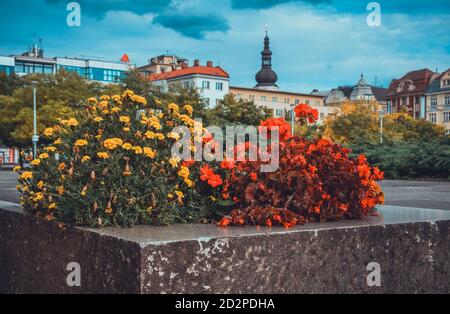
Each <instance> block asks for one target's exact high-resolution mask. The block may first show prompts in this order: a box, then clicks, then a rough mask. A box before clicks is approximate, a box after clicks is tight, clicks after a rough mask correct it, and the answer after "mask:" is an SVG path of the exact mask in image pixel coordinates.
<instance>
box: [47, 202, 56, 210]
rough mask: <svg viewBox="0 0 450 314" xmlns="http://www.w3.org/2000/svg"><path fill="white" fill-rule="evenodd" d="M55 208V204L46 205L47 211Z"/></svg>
mask: <svg viewBox="0 0 450 314" xmlns="http://www.w3.org/2000/svg"><path fill="white" fill-rule="evenodd" d="M55 208H56V203H51V204H50V205H48V209H55Z"/></svg>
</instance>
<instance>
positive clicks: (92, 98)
mask: <svg viewBox="0 0 450 314" xmlns="http://www.w3.org/2000/svg"><path fill="white" fill-rule="evenodd" d="M87 101H89V102H91V103H94V104H96V103H97V99H95V98H94V97H89V98H88V99H87Z"/></svg>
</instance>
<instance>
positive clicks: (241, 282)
mask: <svg viewBox="0 0 450 314" xmlns="http://www.w3.org/2000/svg"><path fill="white" fill-rule="evenodd" d="M0 208H1V209H0V292H3V293H24V292H32V293H50V292H56V293H79V292H82V293H384V292H393V293H404V292H405V293H426V292H427V293H436V292H437V293H449V292H450V256H449V253H450V241H449V238H450V234H449V225H450V212H448V211H440V210H426V209H415V208H402V207H395V206H382V207H381V212H382V213H383V215H382V216H381V217H370V218H368V219H365V220H359V221H341V222H335V223H323V224H318V223H311V224H307V225H305V226H299V227H295V228H292V229H288V230H285V229H283V228H278V227H277V228H266V227H261V228H256V227H242V228H241V227H235V228H226V229H223V228H217V227H216V226H213V225H174V226H168V227H164V226H161V227H155V226H136V227H134V228H129V229H121V228H105V229H91V228H80V227H74V228H68V229H66V230H62V229H60V228H58V226H57V223H54V222H45V221H37V220H36V219H34V218H32V217H28V216H25V215H24V214H23V213H22V212H21V211H20V210H19V209H18V208H17V206H15V205H13V204H11V203H5V202H0ZM70 262H77V263H79V264H80V266H81V287H69V286H68V285H67V283H66V277H67V275H68V274H69V272H70V271H67V270H66V266H67V264H68V263H70ZM370 262H376V263H378V264H379V265H380V268H381V286H379V287H376V286H375V287H369V286H368V285H367V281H366V278H367V275H368V274H369V273H370V271H368V270H367V269H366V267H367V264H368V263H370Z"/></svg>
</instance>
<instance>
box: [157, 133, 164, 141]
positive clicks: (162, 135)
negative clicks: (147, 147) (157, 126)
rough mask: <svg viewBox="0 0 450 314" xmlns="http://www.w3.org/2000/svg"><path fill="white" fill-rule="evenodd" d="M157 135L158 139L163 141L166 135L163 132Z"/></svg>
mask: <svg viewBox="0 0 450 314" xmlns="http://www.w3.org/2000/svg"><path fill="white" fill-rule="evenodd" d="M156 137H157V138H158V140H160V141H163V140H164V139H165V138H166V137H165V136H164V134H162V133H156Z"/></svg>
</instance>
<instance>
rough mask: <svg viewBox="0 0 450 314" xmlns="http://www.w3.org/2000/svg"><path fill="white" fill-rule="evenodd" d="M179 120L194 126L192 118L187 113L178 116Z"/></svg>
mask: <svg viewBox="0 0 450 314" xmlns="http://www.w3.org/2000/svg"><path fill="white" fill-rule="evenodd" d="M180 119H181V121H183V122H184V124H186V125H189V126H194V122H195V121H194V120H192V119H191V118H190V117H189V116H188V115H186V114H182V115H181V116H180Z"/></svg>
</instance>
